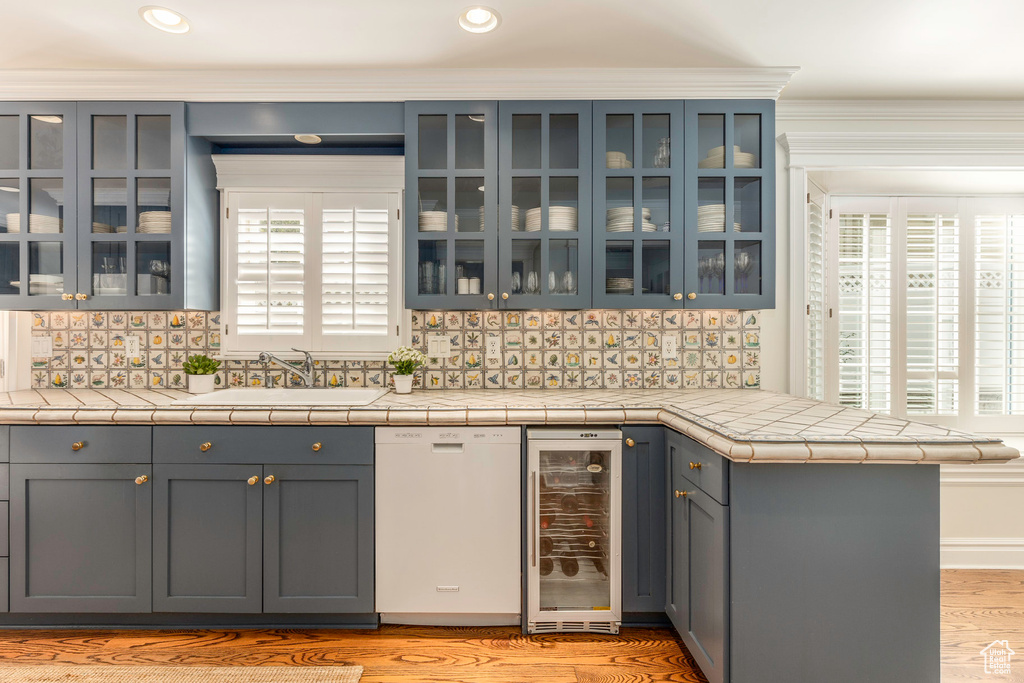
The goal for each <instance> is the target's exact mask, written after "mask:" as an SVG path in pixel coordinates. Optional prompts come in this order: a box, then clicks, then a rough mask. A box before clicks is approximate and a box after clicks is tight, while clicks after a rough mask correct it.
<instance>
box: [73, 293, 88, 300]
mask: <svg viewBox="0 0 1024 683" xmlns="http://www.w3.org/2000/svg"><path fill="white" fill-rule="evenodd" d="M88 298H89V295H88V294H82V293H81V292H79V293H78V294H75V300H76V301H85V300H86V299H88Z"/></svg>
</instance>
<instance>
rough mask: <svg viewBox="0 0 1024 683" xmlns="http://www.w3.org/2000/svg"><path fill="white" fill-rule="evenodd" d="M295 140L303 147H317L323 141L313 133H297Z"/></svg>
mask: <svg viewBox="0 0 1024 683" xmlns="http://www.w3.org/2000/svg"><path fill="white" fill-rule="evenodd" d="M295 139H296V140H298V141H299V142H301V143H302V144H304V145H319V144H320V143H321V142H322V141H323V138H321V137H320V136H319V135H314V134H313V133H299V134H298V135H296V136H295Z"/></svg>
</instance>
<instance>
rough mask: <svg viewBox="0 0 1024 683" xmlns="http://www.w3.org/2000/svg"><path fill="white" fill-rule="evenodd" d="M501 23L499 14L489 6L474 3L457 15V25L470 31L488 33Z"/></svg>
mask: <svg viewBox="0 0 1024 683" xmlns="http://www.w3.org/2000/svg"><path fill="white" fill-rule="evenodd" d="M500 23H501V15H500V14H498V13H497V12H495V11H494V10H493V9H491V8H490V7H483V6H481V5H476V6H474V7H467V8H466V9H465V10H463V12H462V14H460V15H459V26H461V27H462V28H464V29H465V30H467V31H469V32H470V33H488V32H490V31H493V30H494V29H496V28H498V24H500Z"/></svg>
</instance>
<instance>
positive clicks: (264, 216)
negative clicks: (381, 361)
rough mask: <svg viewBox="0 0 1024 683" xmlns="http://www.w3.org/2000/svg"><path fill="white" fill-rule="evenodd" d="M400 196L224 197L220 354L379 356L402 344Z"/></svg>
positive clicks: (283, 194) (281, 195)
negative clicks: (226, 209) (303, 352)
mask: <svg viewBox="0 0 1024 683" xmlns="http://www.w3.org/2000/svg"><path fill="white" fill-rule="evenodd" d="M400 200H401V195H400V193H397V192H365V193H363V192H361V193H346V192H334V193H322V192H305V193H285V192H281V193H276V192H265V193H249V192H246V193H229V195H228V207H229V216H228V220H227V222H226V225H225V235H224V247H225V262H226V263H227V265H228V267H227V269H226V272H225V277H224V292H223V294H224V296H223V298H224V301H223V304H222V307H223V320H224V322H225V332H224V335H223V340H222V349H223V351H224V352H225V353H226V354H227V355H229V356H230V355H232V354H235V353H237V354H239V355H245V354H248V355H251V353H252V352H254V351H272V352H275V353H276V352H284V353H290V352H291V349H292V348H293V347H294V348H302V349H308V350H310V351H313V352H326V351H331V352H341V353H345V354H346V357H348V358H376V357H378V356H379V357H381V358H383V356H384V355H386V353H387V352H388V351H389V350H391V349H393V348H395V347H396V346H398V345H399V344H400V339H401V338H400V335H399V331H400V330H399V320H400V316H401V310H402V308H401V300H400V297H401V287H400V286H399V282H400V278H399V275H400V273H399V271H400V263H401V260H400V259H401V255H400V251H401V243H400V227H399V221H398V206H399V203H400Z"/></svg>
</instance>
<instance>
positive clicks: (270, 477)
mask: <svg viewBox="0 0 1024 683" xmlns="http://www.w3.org/2000/svg"><path fill="white" fill-rule="evenodd" d="M263 483H264V484H266V485H267V486H270V485H271V484H273V483H274V475H273V474H268V475H267V478H266V479H264V480H263Z"/></svg>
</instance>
